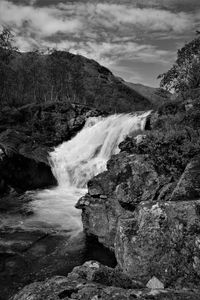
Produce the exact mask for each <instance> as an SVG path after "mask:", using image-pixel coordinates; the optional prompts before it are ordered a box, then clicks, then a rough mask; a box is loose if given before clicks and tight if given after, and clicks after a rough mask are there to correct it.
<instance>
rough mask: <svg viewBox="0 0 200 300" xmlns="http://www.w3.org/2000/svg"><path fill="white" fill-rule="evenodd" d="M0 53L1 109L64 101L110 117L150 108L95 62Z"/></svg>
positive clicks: (53, 54) (61, 55)
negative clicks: (107, 114)
mask: <svg viewBox="0 0 200 300" xmlns="http://www.w3.org/2000/svg"><path fill="white" fill-rule="evenodd" d="M0 50H1V53H0V54H1V55H0V67H1V68H0V69H1V74H0V75H1V76H0V77H1V83H2V84H1V85H0V98H1V105H2V106H5V105H8V106H11V107H12V106H14V107H19V106H22V105H26V104H29V103H37V104H38V103H43V102H47V101H65V102H70V103H78V104H82V105H88V106H90V107H92V108H98V109H100V110H103V111H106V112H111V113H112V112H130V111H135V110H147V109H149V108H151V107H152V104H151V102H150V101H149V99H147V97H145V96H143V95H142V94H140V93H138V92H137V91H136V90H134V89H133V88H132V87H129V86H128V85H127V84H125V83H124V82H123V81H122V80H120V79H118V78H117V77H115V76H114V75H113V74H112V72H111V71H109V70H108V69H107V68H105V67H103V66H101V65H100V64H98V63H97V62H96V61H94V60H90V59H87V58H85V57H83V56H80V55H74V54H71V53H69V52H65V51H53V52H50V53H48V54H42V53H40V52H37V51H35V52H29V53H20V52H16V51H11V52H9V53H6V51H5V49H0Z"/></svg>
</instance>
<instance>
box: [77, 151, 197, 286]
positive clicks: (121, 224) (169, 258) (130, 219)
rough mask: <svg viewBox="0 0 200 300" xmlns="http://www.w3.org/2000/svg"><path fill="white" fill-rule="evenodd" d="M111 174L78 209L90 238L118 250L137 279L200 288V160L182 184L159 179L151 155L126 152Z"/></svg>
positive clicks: (96, 182)
mask: <svg viewBox="0 0 200 300" xmlns="http://www.w3.org/2000/svg"><path fill="white" fill-rule="evenodd" d="M107 168H108V170H107V171H106V172H104V173H102V174H99V175H97V176H96V177H94V178H93V179H92V180H91V181H90V182H89V183H88V194H87V195H86V196H84V197H83V198H81V199H80V200H79V202H78V203H77V207H78V208H81V209H82V220H83V225H84V229H85V232H86V233H87V235H94V236H96V237H98V239H99V241H100V242H101V243H103V244H104V245H105V246H106V247H109V248H110V249H112V250H113V251H114V252H115V255H116V259H117V262H118V266H119V267H120V268H121V269H122V270H123V271H124V272H125V273H126V274H128V275H129V276H130V277H131V278H134V279H138V280H142V281H143V282H144V283H147V282H148V280H150V279H151V278H152V277H153V276H156V277H157V278H158V280H160V281H161V282H162V283H163V284H164V286H165V287H172V286H175V287H180V288H181V287H194V286H199V275H200V251H199V249H200V248H199V232H200V218H199V206H200V199H199V198H198V197H193V198H192V195H198V193H199V186H200V184H199V182H200V181H199V180H198V178H199V159H194V160H192V161H191V162H190V163H189V164H188V166H187V167H186V170H185V172H184V174H183V175H182V176H181V178H180V179H179V181H178V182H171V178H167V177H165V176H164V175H159V174H158V173H157V172H156V170H155V168H154V166H153V165H152V163H151V161H150V160H149V158H148V155H134V154H128V153H127V152H125V151H124V152H121V153H120V154H118V155H115V156H113V157H112V158H111V160H110V161H109V162H108V165H107ZM182 185H184V187H186V188H185V189H184V190H183V188H182ZM185 191H186V192H185ZM188 191H189V194H188ZM175 196H176V197H175ZM190 196H191V197H190ZM187 197H188V198H187Z"/></svg>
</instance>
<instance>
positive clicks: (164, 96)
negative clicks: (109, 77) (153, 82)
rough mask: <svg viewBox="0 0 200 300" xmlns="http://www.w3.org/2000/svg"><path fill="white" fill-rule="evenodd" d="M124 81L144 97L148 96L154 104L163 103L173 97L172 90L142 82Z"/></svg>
mask: <svg viewBox="0 0 200 300" xmlns="http://www.w3.org/2000/svg"><path fill="white" fill-rule="evenodd" d="M124 83H125V84H126V85H127V86H128V87H130V88H131V89H133V90H135V91H136V92H138V93H139V94H140V95H142V96H143V97H145V98H147V99H148V100H149V101H150V102H151V103H152V104H153V105H154V106H158V105H161V104H163V103H164V102H166V101H167V100H170V99H171V97H172V94H171V93H170V92H167V91H164V90H160V89H159V88H154V87H150V86H146V85H143V84H140V83H132V82H126V81H124Z"/></svg>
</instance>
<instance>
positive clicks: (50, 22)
mask: <svg viewBox="0 0 200 300" xmlns="http://www.w3.org/2000/svg"><path fill="white" fill-rule="evenodd" d="M0 21H1V23H2V24H6V25H9V26H10V27H11V28H14V29H15V28H16V31H17V32H18V33H19V32H20V29H22V32H23V33H25V32H24V28H26V30H27V32H28V34H29V35H30V34H31V33H32V34H35V36H38V37H39V38H42V37H45V36H50V35H52V34H55V33H57V32H65V33H73V32H74V31H76V30H79V29H80V28H81V26H82V24H81V22H80V21H79V20H78V19H73V18H69V17H68V18H64V16H62V15H61V13H60V10H59V9H56V8H51V7H50V8H37V7H33V6H31V5H30V6H29V5H16V4H13V3H10V2H8V1H5V0H1V2H0Z"/></svg>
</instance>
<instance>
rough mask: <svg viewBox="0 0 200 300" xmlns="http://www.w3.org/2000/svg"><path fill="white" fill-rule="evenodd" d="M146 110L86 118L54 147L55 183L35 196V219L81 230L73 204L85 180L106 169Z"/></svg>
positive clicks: (140, 127) (142, 120) (139, 125)
mask: <svg viewBox="0 0 200 300" xmlns="http://www.w3.org/2000/svg"><path fill="white" fill-rule="evenodd" d="M148 114H149V112H146V113H143V114H140V115H138V114H135V115H133V114H119V115H117V114H116V115H112V116H109V117H106V118H103V117H93V118H89V119H88V120H87V122H86V124H85V126H84V128H83V129H82V130H81V131H80V132H79V133H78V134H77V135H76V136H75V137H74V138H72V139H71V140H70V141H68V142H64V143H63V144H61V145H60V146H58V147H56V148H55V150H54V151H53V152H52V153H50V162H51V166H52V171H53V173H54V175H55V177H56V179H57V181H58V186H57V187H56V188H53V189H46V190H43V191H40V192H38V193H37V194H36V195H35V196H34V201H33V202H32V206H33V210H34V212H35V214H34V217H33V219H34V221H38V222H41V224H49V226H54V228H55V226H57V227H58V228H62V229H64V230H67V231H70V232H77V231H78V230H80V229H81V228H82V225H81V220H80V211H79V210H77V209H75V207H74V205H75V203H76V202H77V200H78V199H79V198H80V197H81V196H82V195H84V194H85V192H86V184H87V181H88V180H89V179H90V178H92V177H93V176H94V175H97V174H98V173H100V172H102V171H104V170H106V162H107V161H108V159H109V158H110V157H111V155H112V154H117V153H118V152H119V148H118V145H119V143H120V142H121V141H122V140H123V139H124V138H125V136H127V135H130V134H131V133H132V132H134V131H138V130H143V129H144V126H145V123H146V117H147V116H148Z"/></svg>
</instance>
